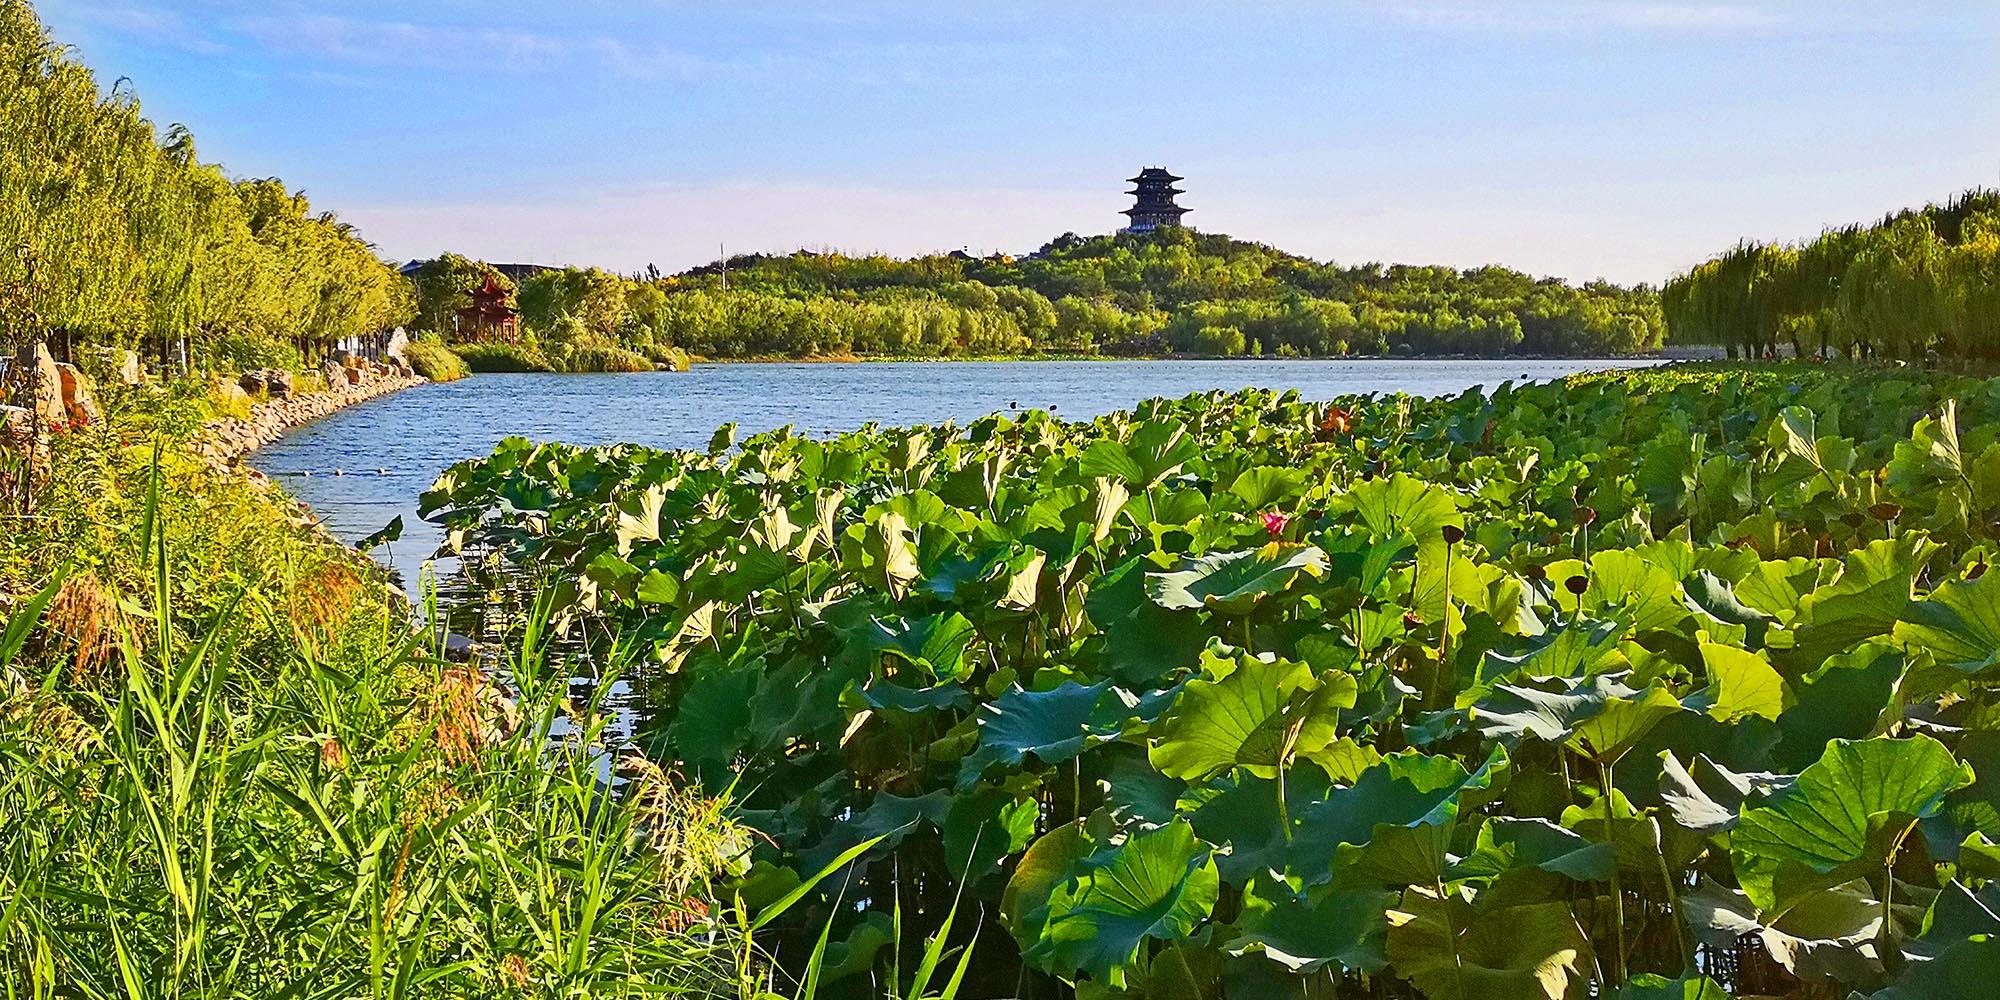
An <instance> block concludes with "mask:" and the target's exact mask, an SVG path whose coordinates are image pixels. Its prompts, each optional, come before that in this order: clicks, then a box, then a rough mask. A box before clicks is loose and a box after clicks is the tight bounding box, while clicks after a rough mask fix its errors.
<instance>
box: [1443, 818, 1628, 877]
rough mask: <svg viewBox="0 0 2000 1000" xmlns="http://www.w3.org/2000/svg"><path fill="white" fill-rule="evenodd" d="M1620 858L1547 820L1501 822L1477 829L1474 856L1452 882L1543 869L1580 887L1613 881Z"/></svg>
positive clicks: (1454, 873)
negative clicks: (1582, 883) (1477, 834)
mask: <svg viewBox="0 0 2000 1000" xmlns="http://www.w3.org/2000/svg"><path fill="white" fill-rule="evenodd" d="M1617 863H1618V860H1617V855H1616V853H1615V851H1614V849H1613V847H1612V845H1610V844H1608V843H1598V842H1594V841H1590V840H1587V839H1585V838H1583V837H1580V836H1577V835H1576V834H1575V833H1573V832H1571V831H1569V830H1565V829H1563V828H1562V827H1560V826H1557V825H1556V824H1554V823H1551V822H1549V821H1548V820H1545V819H1533V818H1529V819H1514V818H1509V817H1500V818H1496V819H1492V820H1488V821H1487V822H1486V823H1484V824H1482V825H1481V826H1480V827H1479V837H1478V840H1477V841H1476V842H1475V845H1474V847H1473V850H1472V853H1471V854H1468V855H1466V856H1465V857H1464V858H1463V859H1461V860H1460V861H1459V862H1458V864H1456V865H1454V866H1453V867H1452V876H1453V877H1454V878H1465V877H1473V878H1480V877H1484V878H1491V877H1494V876H1497V875H1500V874H1502V873H1504V872H1508V871H1513V870H1516V869H1520V868H1539V869H1541V870H1543V871H1548V872H1554V873H1556V874H1558V875H1562V876H1564V877H1566V878H1569V879H1571V880H1573V881H1577V882H1591V881H1597V880H1601V879H1607V878H1610V877H1611V872H1612V869H1613V868H1614V867H1615V866H1616V865H1617Z"/></svg>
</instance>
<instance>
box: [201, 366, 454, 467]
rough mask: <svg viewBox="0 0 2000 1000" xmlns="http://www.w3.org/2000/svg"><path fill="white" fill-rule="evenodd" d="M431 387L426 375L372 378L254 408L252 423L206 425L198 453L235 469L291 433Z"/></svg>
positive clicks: (229, 419)
mask: <svg viewBox="0 0 2000 1000" xmlns="http://www.w3.org/2000/svg"><path fill="white" fill-rule="evenodd" d="M429 382H430V379H427V378H424V377H423V376H421V375H375V374H371V375H367V376H364V377H363V380H362V381H360V382H358V383H354V384H351V385H349V386H347V387H346V388H342V389H328V390H326V391H324V392H314V393H307V394H302V395H296V396H288V397H286V398H283V399H267V400H264V401H263V402H259V403H253V404H252V405H251V407H250V416H249V417H247V418H242V417H221V418H219V419H216V420H211V421H209V422H208V423H207V424H205V425H203V427H202V429H201V433H200V435H199V437H198V438H197V440H196V442H195V443H194V445H193V448H192V450H193V451H194V453H195V454H196V455H199V456H201V457H202V458H204V459H207V460H208V461H210V462H213V463H215V464H217V465H222V466H229V465H234V464H237V463H238V462H239V461H241V460H242V459H243V458H244V456H247V455H249V454H251V453H253V452H255V451H256V450H257V449H259V448H262V447H263V446H265V445H267V444H270V443H271V442H273V441H276V440H278V439H279V438H281V437H284V436H285V434H286V433H287V432H289V431H292V430H295V429H297V428H299V427H303V426H305V425H306V424H309V423H312V422H313V421H316V420H320V419H323V418H325V417H329V416H332V415H333V414H335V413H338V412H340V411H341V410H344V409H346V408H348V407H350V406H354V405H356V404H358V403H365V402H367V401H369V400H371V399H375V398H378V397H381V396H387V395H389V394H390V393H395V392H401V391H403V390H405V389H414V388H416V387H417V386H420V385H427V384H429Z"/></svg>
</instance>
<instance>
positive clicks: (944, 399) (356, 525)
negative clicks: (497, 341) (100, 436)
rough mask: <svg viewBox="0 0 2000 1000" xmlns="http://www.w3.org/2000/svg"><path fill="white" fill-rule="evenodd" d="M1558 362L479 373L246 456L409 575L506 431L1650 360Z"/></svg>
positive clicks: (1461, 376) (1074, 410)
mask: <svg viewBox="0 0 2000 1000" xmlns="http://www.w3.org/2000/svg"><path fill="white" fill-rule="evenodd" d="M1652 363H1654V362H1651V361H1633V360H1604V361H1588V360H1566V361H1483V360H1482V361H1473V360H1467V361H1037V362H1019V361H1016V362H867V363H860V364H743V365H701V366H697V367H696V368H695V369H694V370H693V371H691V372H684V373H678V374H674V373H658V374H637V375H477V376H474V377H472V378H469V379H465V380H463V381H460V382H452V383H447V384H444V385H432V386H424V387H422V388H419V389H413V390H410V391H408V392H400V393H396V394H394V395H390V396H385V397H382V398H380V399H375V400H371V401H369V402H366V403H362V404H360V405H358V406H354V407H350V408H348V409H345V410H342V411H341V412H339V413H336V414H334V415H332V416H330V417H327V418H326V419H324V420H321V421H319V422H317V423H314V424H311V425H308V426H306V427H302V428H300V429H298V430H296V431H294V432H292V433H291V434H289V435H287V436H286V437H285V438H284V439H283V440H281V441H278V442H277V443H275V444H272V445H270V446H268V447H266V448H264V449H263V450H262V451H260V452H258V453H257V454H256V455H255V456H254V458H253V460H252V461H253V464H254V465H255V466H256V467H257V468H259V469H262V470H263V471H264V472H265V473H267V474H269V475H271V476H273V477H276V478H277V479H278V480H279V482H281V483H282V484H283V485H284V487H285V488H286V489H287V490H289V491H290V492H291V493H292V494H293V495H294V496H297V497H298V498H299V499H301V500H303V501H305V502H306V503H308V504H310V505H311V506H312V508H313V510H314V511H316V512H317V513H318V514H319V515H320V516H321V517H322V518H323V519H324V521H325V522H326V525H327V526H328V527H329V528H331V529H332V530H333V531H334V533H335V534H337V535H339V536H340V537H341V538H343V539H346V540H349V541H353V540H355V539H358V538H361V537H364V536H366V535H368V534H369V533H371V532H373V531H375V530H376V529H378V528H380V527H382V526H383V525H385V524H387V523H388V522H389V520H390V519H391V518H394V517H396V516H398V515H400V516H401V517H402V518H403V524H404V533H403V539H402V541H400V542H397V543H395V544H394V545H391V546H389V547H387V549H386V550H385V551H381V552H378V554H379V555H381V556H382V557H383V558H384V559H385V560H387V561H388V562H390V563H391V565H393V566H395V567H396V568H397V569H398V570H401V571H402V573H403V575H404V577H405V579H408V580H411V581H414V580H415V579H416V571H417V568H418V566H419V565H420V564H421V563H422V562H423V561H424V560H425V559H426V558H428V557H429V556H430V554H431V552H432V551H434V550H435V549H436V548H437V545H438V543H439V541H440V540H441V537H442V536H441V533H440V532H438V531H437V530H436V529H435V528H433V527H432V526H431V525H428V524H426V523H424V521H423V520H422V519H421V518H419V517H418V516H417V495H418V494H419V493H421V492H423V491H424V490H425V489H428V488H429V487H430V485H431V482H432V480H434V479H436V478H437V474H438V473H439V472H442V471H443V470H444V469H445V468H447V467H449V466H450V465H451V464H452V463H454V462H458V461H460V460H463V459H467V458H474V457H477V456H481V455H485V454H487V453H489V452H491V451H492V450H493V446H494V445H496V444H498V443H499V442H500V440H501V439H502V438H504V437H508V436H510V435H519V436H522V437H526V438H530V439H533V440H552V441H566V442H569V443H572V444H584V445H594V444H613V443H617V442H624V441H629V442H636V443H638V444H644V445H651V446H654V447H663V448H701V447H706V446H707V444H708V439H709V436H710V435H711V434H713V433H714V431H715V428H716V426H717V425H719V424H723V423H727V422H731V421H734V422H735V423H737V424H738V425H740V427H741V430H740V432H739V438H740V436H742V435H747V434H751V433H756V432H759V431H766V430H772V429H775V428H778V427H782V426H784V425H786V424H790V425H792V426H793V427H795V428H798V429H800V430H802V431H808V432H812V433H824V432H827V431H840V430H851V429H853V428H855V427H858V426H860V425H861V424H864V423H867V422H870V421H874V422H877V423H882V424H914V423H930V422H935V421H941V420H945V419H948V418H949V419H955V420H957V421H958V422H960V423H961V424H963V423H965V422H966V421H968V420H971V419H973V418H976V417H980V416H984V415H986V414H988V413H992V412H994V411H996V410H1005V409H1008V408H1009V407H1010V406H1012V405H1016V404H1018V405H1019V406H1020V407H1021V408H1022V409H1028V408H1031V407H1041V408H1044V409H1053V410H1054V411H1055V413H1056V415H1058V416H1061V417H1065V418H1070V419H1084V418H1088V417H1094V416H1098V415H1100V414H1103V413H1108V412H1110V411H1112V410H1117V409H1123V408H1125V407H1129V406H1131V405H1132V404H1134V403H1136V402H1138V401H1139V400H1142V399H1146V398H1149V397H1153V396H1170V397H1172V396H1184V395H1187V394H1188V393H1192V392H1202V391H1206V390H1209V389H1241V388H1245V387H1250V386H1261V387H1267V388H1281V389H1297V390H1299V391H1300V392H1302V393H1304V394H1305V395H1306V397H1307V398H1311V399H1330V398H1333V397H1335V396H1340V395H1346V394H1350V393H1369V392H1396V391H1401V392H1408V393H1412V394H1416V395H1424V396H1435V395H1442V394H1448V393H1457V392H1462V391H1464V390H1466V389H1469V388H1472V387H1473V386H1478V385H1485V386H1495V385H1498V384H1499V383H1501V382H1503V381H1507V380H1510V379H1511V380H1515V381H1522V380H1528V379H1534V380H1542V379H1551V378H1558V377H1560V376H1563V375H1568V374H1570V373H1572V372H1577V371H1584V370H1592V369H1602V368H1631V367H1640V366H1644V365H1648V364H1652Z"/></svg>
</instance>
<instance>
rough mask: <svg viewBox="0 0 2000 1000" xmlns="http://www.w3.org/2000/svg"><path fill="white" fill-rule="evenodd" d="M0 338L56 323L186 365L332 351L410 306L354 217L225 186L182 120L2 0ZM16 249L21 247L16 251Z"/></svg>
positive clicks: (282, 194) (280, 191)
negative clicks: (0, 301) (225, 355)
mask: <svg viewBox="0 0 2000 1000" xmlns="http://www.w3.org/2000/svg"><path fill="white" fill-rule="evenodd" d="M0 94H4V95H6V98H5V99H4V100H0V137H4V138H0V164H5V167H4V170H5V173H6V177H7V180H6V183H5V184H0V245H4V246H6V247H8V248H9V250H8V252H7V253H6V254H0V286H8V287H17V288H20V289H22V290H23V291H24V293H25V294H24V295H23V296H21V297H19V298H18V299H15V298H11V297H10V300H9V301H10V303H11V304H12V306H13V311H14V312H15V313H16V314H13V315H0V332H16V333H19V332H25V329H24V328H26V327H29V326H39V327H40V328H42V329H60V330H64V331H66V332H67V333H69V334H70V335H72V336H75V337H78V338H80V339H82V340H84V341H88V342H92V343H98V344H103V345H107V346H115V347H119V348H131V347H138V346H144V343H145V342H148V341H151V342H154V343H159V342H163V341H167V340H172V339H177V338H181V337H189V338H191V339H192V340H193V341H194V344H193V347H192V350H191V355H192V360H193V361H195V362H196V363H197V364H199V365H203V366H206V365H208V364H210V358H209V356H208V355H209V350H210V348H212V347H213V348H217V349H223V350H230V351H235V350H238V349H240V346H241V345H242V344H244V343H246V340H245V339H244V338H248V339H249V341H255V340H258V339H263V340H267V341H268V340H278V339H283V340H287V341H292V340H296V341H297V342H299V343H301V344H304V345H325V344H329V343H331V342H333V341H334V340H336V339H339V338H341V337H346V336H350V335H354V334H361V333H372V332H375V331H379V330H384V329H387V328H389V327H392V326H395V325H396V324H397V323H399V322H402V321H403V320H404V319H405V318H407V317H408V316H409V315H410V311H411V308H412V303H411V299H410V293H409V286H408V283H407V282H405V281H403V280H402V278H401V277H400V276H398V275H397V274H396V273H395V271H393V270H392V269H390V268H389V266H388V265H386V264H384V263H383V262H382V261H381V260H380V259H378V258H377V257H376V256H375V254H374V252H373V251H372V250H371V249H370V248H369V247H368V245H367V244H366V243H364V242H363V241H362V240H361V239H360V238H359V237H358V236H356V235H355V233H354V232H353V229H352V227H350V226H348V225H346V224H344V223H342V222H340V221H339V220H338V219H336V218H334V217H333V216H332V215H331V214H328V213H316V212H314V211H312V209H311V206H310V205H309V204H308V203H307V201H306V199H305V197H304V195H302V194H298V193H295V192H292V191H290V190H288V189H287V188H286V187H285V186H284V185H283V184H282V183H280V182H279V181H277V180H246V181H237V182H232V181H230V180H229V179H228V178H227V177H226V176H225V175H224V174H223V172H222V170H221V169H219V168H217V167H215V166H212V165H207V164H203V163H201V162H199V161H198V159H197V158H196V155H195V148H194V141H193V138H192V137H191V136H190V135H189V134H188V133H187V131H186V130H185V129H182V128H181V127H179V126H175V127H173V128H170V129H168V130H166V132H165V134H164V135H160V134H156V132H155V130H154V126H153V124H152V123H151V122H150V121H148V120H147V119H145V118H144V117H143V116H142V115H141V113H140V108H139V102H138V100H137V99H136V98H134V97H133V96H132V93H131V91H130V90H129V89H128V88H126V87H125V86H123V83H122V81H121V83H120V84H119V85H118V86H115V87H113V88H112V89H111V90H110V91H109V92H108V93H107V92H105V91H103V90H101V89H100V88H99V86H98V83H97V80H96V79H95V78H94V77H93V76H92V74H91V73H90V71H89V70H87V69H85V68H84V67H83V66H82V65H80V64H79V63H77V62H76V61H75V60H74V58H73V57H72V56H71V54H70V53H69V51H68V50H66V49H64V48H63V47H61V46H59V45H57V44H55V43H54V42H52V41H51V40H50V39H49V37H48V34H47V32H46V31H44V29H43V28H42V25H41V23H40V22H39V21H38V20H37V19H36V17H35V13H34V10H33V8H32V7H31V6H29V5H28V4H27V3H25V2H23V0H4V2H0ZM17 251H18V252H17Z"/></svg>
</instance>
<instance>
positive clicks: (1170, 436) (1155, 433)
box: [1078, 422, 1201, 490]
mask: <svg viewBox="0 0 2000 1000" xmlns="http://www.w3.org/2000/svg"><path fill="white" fill-rule="evenodd" d="M1200 455H1201V446H1200V445H1198V444H1196V443H1195V440H1194V439H1193V438H1192V437H1189V436H1188V433H1187V428H1185V427H1182V426H1180V425H1178V424H1167V423H1160V422H1148V423H1146V424H1142V425H1140V427H1139V429H1138V430H1136V431H1134V432H1133V434H1132V440H1131V441H1130V442H1129V444H1128V443H1126V442H1120V441H1113V440H1110V439H1106V440H1102V441H1097V442H1094V443H1092V444H1091V446H1090V447H1089V448H1086V449H1084V452H1083V457H1082V459H1081V460H1080V462H1079V465H1078V467H1079V469H1080V470H1081V471H1082V472H1083V473H1084V474H1085V475H1088V476H1110V477H1114V478H1116V479H1119V480H1122V481H1124V482H1125V483H1126V484H1128V485H1130V486H1132V487H1133V488H1135V489H1140V490H1143V489H1145V488H1146V487H1148V486H1151V485H1153V484H1154V483H1157V482H1159V481H1160V480H1162V479H1165V478H1166V477H1168V476H1170V475H1173V474H1174V473H1175V472H1176V471H1178V470H1179V469H1180V467H1181V466H1183V465H1186V464H1187V463H1188V462H1190V461H1193V460H1194V459H1195V458H1197V457H1199V456H1200Z"/></svg>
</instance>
